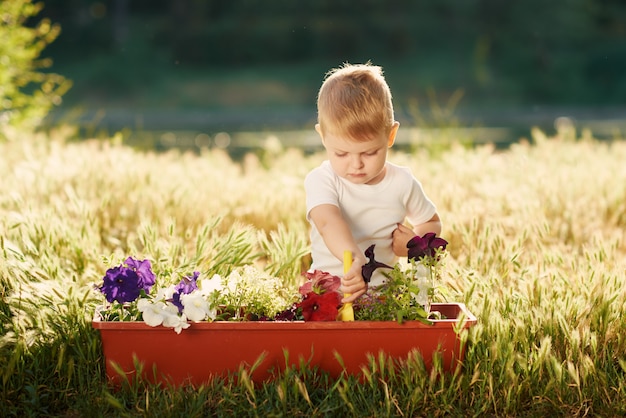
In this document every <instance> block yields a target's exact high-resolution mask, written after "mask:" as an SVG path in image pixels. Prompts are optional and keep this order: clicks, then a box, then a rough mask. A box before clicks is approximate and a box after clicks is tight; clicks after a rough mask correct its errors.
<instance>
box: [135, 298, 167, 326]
mask: <svg viewBox="0 0 626 418" xmlns="http://www.w3.org/2000/svg"><path fill="white" fill-rule="evenodd" d="M137 309H138V310H139V312H141V314H142V316H143V321H144V322H145V323H146V324H148V325H149V326H151V327H158V326H159V325H161V324H162V323H163V319H164V316H163V312H164V309H165V303H163V302H152V300H150V299H145V298H142V299H139V300H138V301H137Z"/></svg>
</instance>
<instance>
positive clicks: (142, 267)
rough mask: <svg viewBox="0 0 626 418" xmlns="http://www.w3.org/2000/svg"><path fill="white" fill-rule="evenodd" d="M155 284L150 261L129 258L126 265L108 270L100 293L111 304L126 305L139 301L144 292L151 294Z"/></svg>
mask: <svg viewBox="0 0 626 418" xmlns="http://www.w3.org/2000/svg"><path fill="white" fill-rule="evenodd" d="M154 283H155V277H154V273H152V269H151V265H150V261H149V260H143V261H138V260H135V259H134V258H132V257H128V258H127V259H126V261H125V262H124V264H122V265H119V266H117V267H113V268H110V269H108V270H107V272H106V274H105V276H104V281H103V283H102V286H100V291H101V292H102V293H103V294H104V295H105V296H106V299H107V301H109V302H113V301H117V302H119V303H125V302H131V301H134V300H135V299H137V298H138V297H139V294H140V293H141V291H142V290H143V291H144V292H146V293H150V288H151V287H152V286H153V285H154Z"/></svg>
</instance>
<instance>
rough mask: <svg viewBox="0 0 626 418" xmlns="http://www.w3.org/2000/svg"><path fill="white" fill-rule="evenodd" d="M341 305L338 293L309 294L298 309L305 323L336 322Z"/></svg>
mask: <svg viewBox="0 0 626 418" xmlns="http://www.w3.org/2000/svg"><path fill="white" fill-rule="evenodd" d="M340 305H341V294H339V293H338V292H324V293H315V292H310V293H308V294H307V295H306V296H305V297H304V299H302V302H300V303H299V304H298V307H299V308H301V309H302V316H303V317H304V320H305V321H336V320H337V315H338V313H339V306H340Z"/></svg>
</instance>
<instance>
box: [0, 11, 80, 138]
mask: <svg viewBox="0 0 626 418" xmlns="http://www.w3.org/2000/svg"><path fill="white" fill-rule="evenodd" d="M42 6H43V4H42V3H38V4H32V2H31V0H4V1H2V2H0V137H6V132H7V128H9V127H18V126H19V127H20V128H23V129H34V128H36V127H37V126H38V125H39V124H40V123H41V121H42V119H43V118H44V117H45V116H46V115H47V114H48V111H49V110H50V108H51V107H52V106H54V105H58V104H60V103H61V96H62V95H63V94H64V93H65V92H66V91H67V90H68V89H69V88H70V85H71V82H70V81H69V80H67V79H65V78H64V77H63V76H60V75H58V74H51V73H45V72H42V71H40V69H43V68H47V67H50V65H51V64H52V61H51V60H50V59H39V58H40V54H41V51H42V50H43V49H44V48H45V47H46V46H47V45H48V44H49V43H50V42H52V41H54V39H55V38H56V37H57V35H58V34H59V31H60V27H59V26H58V25H52V24H51V23H50V20H48V19H42V20H41V21H40V22H39V23H37V24H36V25H35V27H32V28H31V27H28V26H27V25H26V22H27V20H28V19H29V18H30V17H33V16H35V15H37V13H39V11H40V10H41V8H42Z"/></svg>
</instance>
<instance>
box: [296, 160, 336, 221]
mask: <svg viewBox="0 0 626 418" xmlns="http://www.w3.org/2000/svg"><path fill="white" fill-rule="evenodd" d="M304 191H305V193H306V218H307V220H310V218H309V214H310V213H311V209H313V208H314V207H316V206H319V205H325V204H329V205H335V206H339V194H338V191H337V183H336V180H335V179H334V178H333V176H332V173H330V172H329V170H326V169H324V167H317V168H315V169H313V170H312V171H311V172H310V173H309V174H308V175H307V176H306V177H305V179H304Z"/></svg>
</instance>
